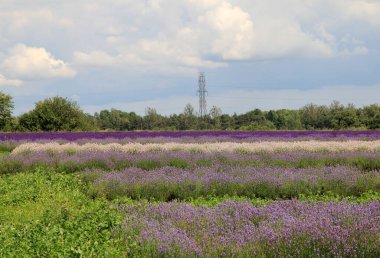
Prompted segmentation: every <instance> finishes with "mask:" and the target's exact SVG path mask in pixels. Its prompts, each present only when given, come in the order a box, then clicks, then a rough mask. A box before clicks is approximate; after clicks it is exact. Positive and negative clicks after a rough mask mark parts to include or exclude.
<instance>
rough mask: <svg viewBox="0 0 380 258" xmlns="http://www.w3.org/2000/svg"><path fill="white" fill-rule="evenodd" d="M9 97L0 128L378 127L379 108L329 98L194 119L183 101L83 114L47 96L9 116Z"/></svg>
mask: <svg viewBox="0 0 380 258" xmlns="http://www.w3.org/2000/svg"><path fill="white" fill-rule="evenodd" d="M13 108H14V104H13V99H12V97H11V96H10V95H7V94H4V93H2V92H0V130H1V131H19V132H39V131H135V130H344V129H351V130H359V129H362V130H366V129H370V130H373V129H380V106H379V105H378V104H372V105H368V106H364V107H361V108H357V107H355V106H354V105H353V104H348V105H343V104H341V103H339V102H338V101H333V102H332V103H331V104H330V105H316V104H312V103H311V104H307V105H306V106H304V107H302V108H300V109H297V110H289V109H281V110H270V111H262V110H260V109H254V110H251V111H248V112H247V113H245V114H239V115H238V114H236V113H235V114H233V115H230V114H223V113H222V110H221V109H220V108H219V107H216V106H213V107H212V108H211V109H210V110H209V113H208V115H206V116H204V117H199V116H198V115H197V112H196V111H195V109H194V107H193V106H192V105H190V104H187V105H186V106H185V107H184V109H183V112H182V113H180V114H172V115H170V116H163V115H161V114H159V113H158V112H157V111H156V109H154V108H152V107H148V108H146V110H145V115H143V116H140V115H138V114H136V113H135V112H126V111H122V110H117V109H110V110H101V111H100V112H96V113H95V114H94V115H91V114H86V113H85V112H83V111H82V110H81V108H80V107H79V105H78V104H77V103H76V102H75V101H72V100H70V99H67V98H63V97H59V96H56V97H52V98H47V99H44V100H42V101H39V102H37V103H36V104H35V107H34V109H33V110H31V111H29V112H26V113H24V114H22V115H20V116H17V117H15V116H13V115H12V111H13Z"/></svg>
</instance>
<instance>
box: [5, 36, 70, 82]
mask: <svg viewBox="0 0 380 258" xmlns="http://www.w3.org/2000/svg"><path fill="white" fill-rule="evenodd" d="M1 68H2V69H3V70H4V71H5V74H7V75H8V76H9V77H11V78H19V79H24V80H39V79H50V78H62V77H73V76H75V74H76V72H75V71H74V70H73V69H72V68H70V66H69V65H68V64H67V63H65V62H64V61H62V60H60V59H57V58H55V57H54V56H53V55H52V54H51V53H49V52H48V51H46V49H44V48H37V47H29V46H26V45H24V44H17V45H16V46H14V47H13V48H11V49H10V50H9V51H8V53H7V55H6V57H5V59H4V61H3V62H2V63H1Z"/></svg>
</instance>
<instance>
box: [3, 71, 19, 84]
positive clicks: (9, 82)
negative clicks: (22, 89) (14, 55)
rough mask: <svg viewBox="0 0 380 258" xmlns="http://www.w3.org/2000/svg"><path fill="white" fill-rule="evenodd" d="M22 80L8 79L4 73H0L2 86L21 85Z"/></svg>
mask: <svg viewBox="0 0 380 258" xmlns="http://www.w3.org/2000/svg"><path fill="white" fill-rule="evenodd" d="M21 84H22V81H20V80H11V79H7V78H6V77H5V76H4V75H2V74H0V86H20V85H21Z"/></svg>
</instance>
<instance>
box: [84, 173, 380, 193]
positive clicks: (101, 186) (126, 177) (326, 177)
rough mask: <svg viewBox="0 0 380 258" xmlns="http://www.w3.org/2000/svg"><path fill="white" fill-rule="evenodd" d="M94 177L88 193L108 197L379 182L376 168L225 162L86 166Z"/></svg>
mask: <svg viewBox="0 0 380 258" xmlns="http://www.w3.org/2000/svg"><path fill="white" fill-rule="evenodd" d="M82 175H83V176H84V178H90V179H93V178H96V180H95V181H94V183H93V185H92V194H93V195H97V196H105V197H107V198H109V199H113V198H115V197H120V196H126V197H130V198H133V199H140V198H145V199H152V198H153V199H155V200H160V201H168V200H171V199H180V200H184V199H189V198H197V197H201V196H210V195H217V196H224V195H230V196H234V195H238V196H246V197H249V198H254V197H261V198H269V199H276V198H282V199H289V198H293V197H297V196H299V195H300V194H303V195H313V194H333V195H340V196H359V195H361V194H363V193H365V192H368V191H376V190H377V189H379V188H380V183H379V182H380V173H379V172H375V171H373V172H368V173H362V172H361V171H359V170H358V169H354V168H351V167H345V166H337V167H323V168H306V169H295V168H283V167H243V168H240V167H228V166H225V167H223V168H219V170H215V168H198V169H195V170H185V169H179V168H174V167H163V168H160V169H157V170H152V171H149V172H147V171H146V170H143V169H139V168H129V169H126V170H125V171H116V172H104V171H100V170H88V171H85V172H84V173H83V174H82Z"/></svg>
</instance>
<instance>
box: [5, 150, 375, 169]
mask: <svg viewBox="0 0 380 258" xmlns="http://www.w3.org/2000/svg"><path fill="white" fill-rule="evenodd" d="M359 158H364V159H369V160H379V159H380V153H377V152H361V151H357V152H348V153H307V152H285V153H284V152H278V153H271V154H270V155H269V154H267V153H262V154H253V153H235V152H220V153H197V152H185V151H172V152H146V153H143V154H141V153H127V152H119V151H107V152H92V151H83V152H82V151H73V150H71V151H67V152H62V153H55V152H53V151H52V152H49V151H34V152H33V153H20V154H12V155H10V156H4V157H1V158H0V161H20V162H22V163H23V164H27V165H28V164H34V163H42V164H47V165H54V164H63V163H67V162H70V163H76V164H82V163H86V162H89V161H99V162H101V163H104V164H106V165H107V166H108V167H110V168H112V167H114V164H115V163H117V162H119V161H124V162H130V164H131V165H136V164H137V163H138V162H141V161H148V160H149V161H158V162H160V163H162V164H163V165H165V164H166V165H170V162H171V161H184V162H186V166H190V167H197V166H224V165H226V164H230V165H237V166H244V165H252V164H258V165H260V164H261V165H267V164H271V163H273V162H274V163H277V164H278V165H280V164H281V163H290V164H292V163H296V162H297V161H300V160H314V161H318V160H324V159H336V160H338V161H339V160H341V161H342V163H344V160H346V159H347V160H349V159H359ZM338 164H340V163H338ZM174 165H175V164H174Z"/></svg>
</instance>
